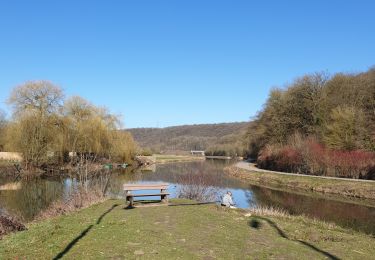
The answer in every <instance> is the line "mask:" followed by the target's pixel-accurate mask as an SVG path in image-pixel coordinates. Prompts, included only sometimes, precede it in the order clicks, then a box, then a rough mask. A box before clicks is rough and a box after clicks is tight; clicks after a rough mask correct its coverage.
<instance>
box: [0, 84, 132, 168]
mask: <svg viewBox="0 0 375 260" xmlns="http://www.w3.org/2000/svg"><path fill="white" fill-rule="evenodd" d="M7 103H8V104H9V105H10V107H11V108H12V115H11V117H10V119H8V120H6V117H5V114H4V113H1V116H0V118H1V119H0V149H1V150H2V151H9V152H19V153H21V154H22V157H23V166H24V167H25V169H28V170H31V169H38V168H41V167H44V166H45V165H62V164H64V163H67V162H72V158H74V160H75V161H76V162H77V161H79V162H80V163H82V161H83V160H85V162H88V161H90V162H94V161H100V160H102V161H103V160H104V161H105V160H107V161H116V162H129V161H130V160H131V159H132V157H133V156H134V154H135V151H136V145H135V142H134V141H133V138H132V136H131V134H130V133H128V132H126V131H121V130H120V129H121V121H120V118H119V116H116V115H114V114H112V113H110V112H109V111H108V110H107V109H106V108H102V107H98V106H95V105H93V104H91V103H90V102H88V101H87V100H85V99H83V98H82V97H79V96H73V97H69V98H65V95H64V93H63V91H62V89H61V88H60V87H58V86H56V85H54V84H53V83H51V82H48V81H30V82H26V83H24V84H22V85H20V86H18V87H15V88H14V89H13V90H12V92H11V93H10V96H9V98H8V100H7Z"/></svg>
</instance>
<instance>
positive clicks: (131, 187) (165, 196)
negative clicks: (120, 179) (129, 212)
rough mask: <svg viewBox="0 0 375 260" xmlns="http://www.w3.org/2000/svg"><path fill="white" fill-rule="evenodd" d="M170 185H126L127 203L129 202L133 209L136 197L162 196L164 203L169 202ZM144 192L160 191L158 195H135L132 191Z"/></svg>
mask: <svg viewBox="0 0 375 260" xmlns="http://www.w3.org/2000/svg"><path fill="white" fill-rule="evenodd" d="M168 186H169V184H168V183H144V184H142V183H139V184H124V191H125V197H126V201H129V206H130V207H133V202H134V198H135V197H151V196H160V197H161V201H162V202H168V195H170V193H168V192H167V190H168ZM138 190H139V191H141V190H142V191H143V190H159V192H156V193H151V192H148V193H144V194H133V193H132V191H138Z"/></svg>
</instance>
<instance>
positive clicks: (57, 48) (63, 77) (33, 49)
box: [0, 0, 375, 127]
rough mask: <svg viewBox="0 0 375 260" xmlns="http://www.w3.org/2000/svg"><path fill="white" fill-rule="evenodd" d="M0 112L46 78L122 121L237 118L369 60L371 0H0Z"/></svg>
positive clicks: (145, 123)
mask: <svg viewBox="0 0 375 260" xmlns="http://www.w3.org/2000/svg"><path fill="white" fill-rule="evenodd" d="M0 26H1V30H0V89H1V93H0V101H1V103H0V107H1V108H3V109H7V108H6V104H5V103H4V101H5V99H6V98H7V97H8V95H9V92H10V90H11V89H12V88H13V87H14V86H16V85H18V84H21V83H23V82H25V81H27V80H37V79H46V80H50V81H52V82H54V83H56V84H58V85H60V86H61V87H62V88H63V89H64V90H65V92H66V94H67V95H68V96H69V95H80V96H82V97H85V98H86V99H88V100H90V101H92V102H93V103H95V104H98V105H105V106H107V107H108V108H109V109H110V110H111V111H112V112H114V113H118V114H122V115H123V119H124V123H125V126H126V127H155V126H159V127H162V126H169V125H180V124H193V123H213V122H231V121H245V120H249V119H250V118H251V117H252V116H254V115H255V114H256V112H257V111H259V110H260V109H261V108H262V104H263V103H264V102H265V100H266V98H267V95H268V92H269V90H270V88H272V87H274V86H283V85H285V84H286V83H288V82H290V81H292V80H293V79H295V78H296V77H298V76H301V75H303V74H305V73H311V72H316V71H328V72H330V73H334V72H338V71H344V72H359V71H363V70H367V69H368V68H369V67H371V66H373V65H375V1H361V0H356V1H354V0H353V1H349V0H348V1H342V0H341V1H316V0H314V1H250V0H249V1H234V0H233V1H227V0H226V1H219V0H212V1H208V0H197V1H193V0H185V1H182V0H175V1H164V0H160V1H157V0H150V1H143V0H140V1H125V0H124V1H93V0H91V1H68V0H64V1H26V0H25V1H16V0H9V1H1V3H0Z"/></svg>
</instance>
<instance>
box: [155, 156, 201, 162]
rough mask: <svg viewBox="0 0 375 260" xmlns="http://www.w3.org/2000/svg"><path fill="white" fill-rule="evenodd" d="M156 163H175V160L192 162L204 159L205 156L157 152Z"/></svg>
mask: <svg viewBox="0 0 375 260" xmlns="http://www.w3.org/2000/svg"><path fill="white" fill-rule="evenodd" d="M154 156H155V159H156V163H158V164H163V163H174V162H192V161H203V160H205V158H204V157H199V156H189V155H172V154H170V155H169V154H168V155H167V154H155V155H154Z"/></svg>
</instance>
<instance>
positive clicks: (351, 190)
mask: <svg viewBox="0 0 375 260" xmlns="http://www.w3.org/2000/svg"><path fill="white" fill-rule="evenodd" d="M243 164H246V163H244V162H240V163H237V164H235V165H232V166H229V167H227V168H225V172H226V173H228V174H229V175H231V176H234V177H237V178H240V179H242V180H245V181H248V182H250V183H251V184H256V185H261V186H264V187H269V188H276V189H280V188H281V189H288V190H291V191H293V190H295V191H306V192H317V193H323V194H331V195H338V196H343V197H350V198H359V199H368V200H375V181H363V180H351V179H339V178H325V177H317V176H308V175H299V174H285V173H278V172H271V171H266V170H261V169H256V168H254V167H252V166H251V164H248V167H246V166H244V165H243Z"/></svg>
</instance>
